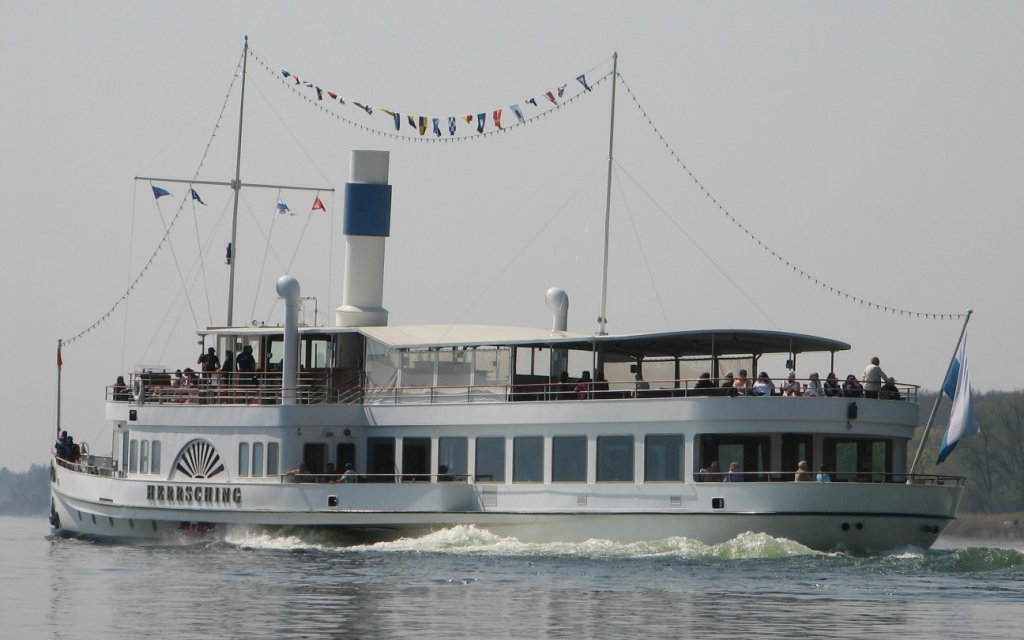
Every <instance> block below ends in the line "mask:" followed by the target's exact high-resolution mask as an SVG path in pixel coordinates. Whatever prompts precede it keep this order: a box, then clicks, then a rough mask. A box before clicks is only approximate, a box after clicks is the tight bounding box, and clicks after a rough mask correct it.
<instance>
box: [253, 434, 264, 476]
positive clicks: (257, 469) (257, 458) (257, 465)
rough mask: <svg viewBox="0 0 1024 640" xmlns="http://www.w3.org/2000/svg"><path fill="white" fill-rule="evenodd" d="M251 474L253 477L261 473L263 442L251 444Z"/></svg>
mask: <svg viewBox="0 0 1024 640" xmlns="http://www.w3.org/2000/svg"><path fill="white" fill-rule="evenodd" d="M252 475H253V477H254V478H256V477H261V476H262V475H263V443H262V442H254V443H253V444H252Z"/></svg>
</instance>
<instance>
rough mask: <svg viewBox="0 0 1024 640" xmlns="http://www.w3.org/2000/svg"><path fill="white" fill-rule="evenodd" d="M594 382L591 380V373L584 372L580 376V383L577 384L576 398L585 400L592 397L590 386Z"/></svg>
mask: <svg viewBox="0 0 1024 640" xmlns="http://www.w3.org/2000/svg"><path fill="white" fill-rule="evenodd" d="M591 384H592V382H591V380H590V372H589V371H584V372H583V373H582V374H580V381H579V382H577V383H576V388H575V391H576V397H577V398H579V399H580V400H585V399H587V398H589V397H590V386H591Z"/></svg>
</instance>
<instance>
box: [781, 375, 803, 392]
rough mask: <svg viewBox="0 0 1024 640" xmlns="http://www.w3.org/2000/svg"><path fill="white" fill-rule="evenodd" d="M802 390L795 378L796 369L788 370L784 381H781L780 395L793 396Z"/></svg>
mask: <svg viewBox="0 0 1024 640" xmlns="http://www.w3.org/2000/svg"><path fill="white" fill-rule="evenodd" d="M802 392H803V389H801V388H800V383H799V382H798V381H797V379H796V371H790V372H789V375H788V376H787V377H786V381H785V382H783V383H782V395H784V396H789V397H794V396H798V395H800V394H801V393H802Z"/></svg>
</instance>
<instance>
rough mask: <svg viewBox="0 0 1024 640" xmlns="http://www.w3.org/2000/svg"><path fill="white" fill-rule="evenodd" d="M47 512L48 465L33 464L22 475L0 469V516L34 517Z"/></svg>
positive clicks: (48, 500)
mask: <svg viewBox="0 0 1024 640" xmlns="http://www.w3.org/2000/svg"><path fill="white" fill-rule="evenodd" d="M49 510H50V466H49V465H42V464H34V465H32V466H31V467H29V469H28V471H24V472H22V473H15V472H13V471H10V470H8V469H7V467H3V468H2V469H0V514H4V515H36V514H40V513H47V512H49Z"/></svg>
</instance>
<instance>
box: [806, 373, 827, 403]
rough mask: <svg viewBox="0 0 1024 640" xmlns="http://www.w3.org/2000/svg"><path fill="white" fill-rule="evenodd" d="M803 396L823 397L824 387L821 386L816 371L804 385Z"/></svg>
mask: <svg viewBox="0 0 1024 640" xmlns="http://www.w3.org/2000/svg"><path fill="white" fill-rule="evenodd" d="M804 396H806V397H808V398H824V397H825V388H824V387H823V386H821V377H820V376H818V372H817V371H815V372H814V373H812V374H811V379H810V381H809V382H808V383H807V385H806V386H805V387H804Z"/></svg>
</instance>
